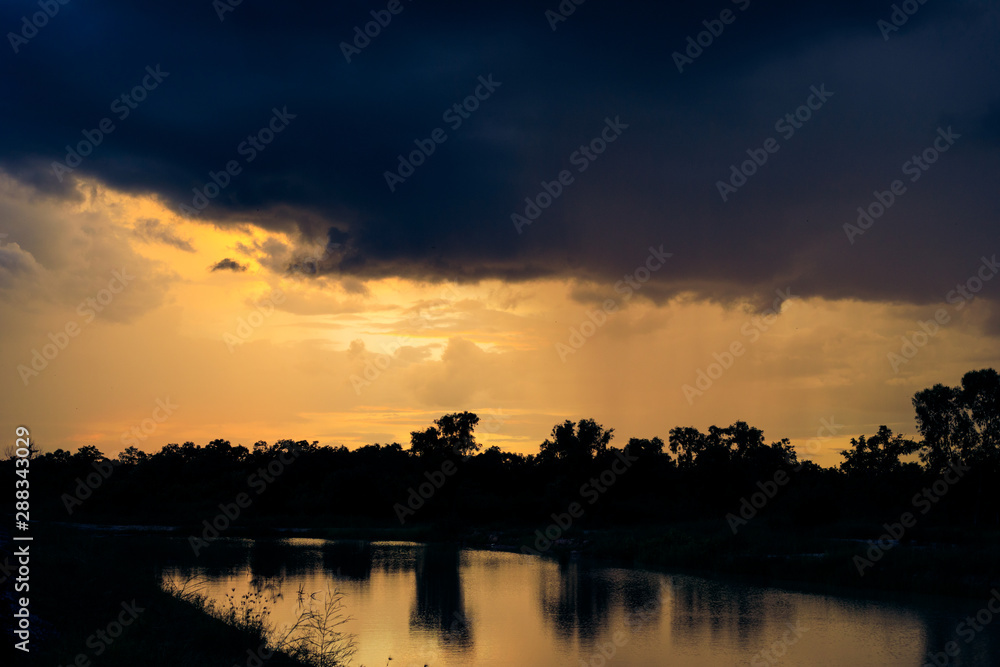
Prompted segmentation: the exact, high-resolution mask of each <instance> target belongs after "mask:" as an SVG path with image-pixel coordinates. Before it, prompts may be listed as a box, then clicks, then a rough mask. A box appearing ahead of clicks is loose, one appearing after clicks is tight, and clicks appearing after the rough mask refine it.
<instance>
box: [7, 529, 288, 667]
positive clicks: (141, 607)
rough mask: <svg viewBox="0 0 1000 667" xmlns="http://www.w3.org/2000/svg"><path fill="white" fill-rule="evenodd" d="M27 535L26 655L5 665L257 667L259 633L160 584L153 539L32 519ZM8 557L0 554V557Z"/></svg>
mask: <svg viewBox="0 0 1000 667" xmlns="http://www.w3.org/2000/svg"><path fill="white" fill-rule="evenodd" d="M32 535H33V537H34V539H33V541H32V542H31V543H30V544H31V574H30V577H31V581H30V590H29V591H28V592H27V593H26V594H27V595H29V596H30V598H29V599H30V601H31V604H30V610H31V629H30V632H31V638H30V649H31V650H30V653H22V652H21V651H14V653H15V654H16V656H17V657H16V662H14V663H13V664H16V665H39V666H44V667H53V666H54V665H60V666H61V665H66V666H69V665H81V666H86V665H91V664H94V665H97V664H99V665H101V667H117V666H122V667H134V666H135V665H143V666H144V667H156V666H161V665H162V666H163V667H176V665H184V666H185V667H219V666H220V665H225V666H226V667H229V666H231V665H253V664H259V662H254V660H253V658H252V656H257V657H258V659H259V656H260V655H261V654H262V653H263V654H266V649H262V643H261V638H260V637H258V636H254V635H253V634H251V633H248V632H244V631H241V630H239V629H237V628H234V627H232V626H230V625H228V624H226V623H224V622H222V621H221V620H219V619H217V618H214V617H212V616H210V615H208V614H206V613H205V612H204V610H203V609H201V608H199V607H198V606H197V605H192V604H189V603H186V602H183V601H181V600H178V599H177V598H175V597H174V596H172V595H170V594H169V593H167V592H165V591H164V590H163V589H162V588H161V587H160V585H159V581H160V579H159V572H158V566H157V557H156V556H157V553H158V549H159V546H158V544H157V542H158V541H162V539H161V538H160V539H158V538H156V537H151V536H147V535H137V534H133V533H128V534H122V535H118V536H114V537H109V536H107V535H106V534H105V533H103V532H101V531H86V530H75V529H73V528H69V527H65V526H53V525H48V526H47V525H44V524H39V523H34V524H33V525H32ZM4 538H5V539H4V540H3V543H4V544H5V545H6V544H10V542H9V540H8V539H7V536H4ZM10 556H11V554H10V553H9V552H8V553H4V554H0V561H3V560H5V558H9V557H10ZM21 594H23V593H19V595H21ZM3 602H4V604H9V602H10V600H4V601H3ZM3 613H4V614H5V615H7V611H6V610H3ZM8 618H9V616H8ZM266 662H267V665H268V667H303V665H302V663H299V662H296V661H294V660H292V659H290V658H289V657H288V656H286V655H283V654H275V655H273V656H271V657H270V658H269V659H268V660H267V661H266Z"/></svg>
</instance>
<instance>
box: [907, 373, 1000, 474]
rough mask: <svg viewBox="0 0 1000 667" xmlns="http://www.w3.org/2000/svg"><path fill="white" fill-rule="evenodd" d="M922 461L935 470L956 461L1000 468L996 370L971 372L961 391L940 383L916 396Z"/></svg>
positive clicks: (999, 378) (999, 393)
mask: <svg viewBox="0 0 1000 667" xmlns="http://www.w3.org/2000/svg"><path fill="white" fill-rule="evenodd" d="M913 407H914V408H915V409H916V413H917V430H918V431H919V432H920V435H922V436H923V438H924V441H923V444H922V447H921V451H920V458H921V460H922V461H923V462H924V463H925V464H926V466H927V468H928V469H929V470H931V471H932V472H940V471H942V470H944V469H945V468H947V467H948V466H949V465H951V464H952V463H963V464H966V465H970V466H978V467H988V468H990V469H992V468H995V467H996V466H997V462H998V461H997V458H998V445H1000V376H998V374H997V372H996V371H995V370H993V369H992V368H988V369H983V370H979V371H970V372H968V373H966V374H965V376H963V377H962V385H961V386H960V387H946V386H945V385H942V384H937V385H934V386H933V387H931V388H930V389H924V390H923V391H919V392H917V393H916V394H915V395H914V397H913Z"/></svg>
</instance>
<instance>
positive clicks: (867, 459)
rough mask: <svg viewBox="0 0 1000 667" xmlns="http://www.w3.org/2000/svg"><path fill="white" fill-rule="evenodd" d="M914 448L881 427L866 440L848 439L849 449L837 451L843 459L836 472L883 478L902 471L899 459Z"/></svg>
mask: <svg viewBox="0 0 1000 667" xmlns="http://www.w3.org/2000/svg"><path fill="white" fill-rule="evenodd" d="M918 447H919V445H918V444H917V443H915V442H913V441H912V440H908V439H906V438H904V437H903V436H902V435H899V434H896V435H895V436H894V435H893V434H892V429H891V428H889V427H888V426H885V425H882V426H880V427H879V429H878V433H877V434H876V435H873V436H872V437H870V438H866V437H865V436H863V435H862V436H860V437H858V438H851V448H850V449H847V450H842V451H841V452H840V455H841V456H843V457H844V461H843V462H842V463H841V464H840V469H841V470H842V471H843V472H844V473H846V474H847V475H848V476H854V477H860V478H863V479H880V478H886V477H889V476H890V475H893V474H895V473H897V472H899V471H900V470H901V469H902V467H903V462H902V461H900V460H899V458H900V457H901V456H906V455H908V454H912V453H913V452H915V451H916V450H917V448H918Z"/></svg>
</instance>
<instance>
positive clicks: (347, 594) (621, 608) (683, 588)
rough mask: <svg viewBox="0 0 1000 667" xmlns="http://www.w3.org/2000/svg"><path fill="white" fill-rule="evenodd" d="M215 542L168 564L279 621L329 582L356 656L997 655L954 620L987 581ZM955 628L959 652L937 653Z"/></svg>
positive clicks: (757, 661) (756, 662)
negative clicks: (915, 581) (851, 591)
mask: <svg viewBox="0 0 1000 667" xmlns="http://www.w3.org/2000/svg"><path fill="white" fill-rule="evenodd" d="M211 550H212V551H211V553H208V552H206V553H205V554H202V555H201V556H200V557H199V558H194V557H192V559H191V560H192V562H190V563H183V564H175V565H172V566H170V567H169V568H167V569H166V570H165V574H164V577H165V578H166V579H172V580H177V579H185V578H187V577H191V576H196V577H197V578H198V579H199V580H201V581H203V582H204V583H205V588H204V589H203V592H204V593H206V594H208V595H209V597H210V598H212V599H215V600H217V601H223V602H224V600H225V595H226V594H232V593H233V591H232V589H236V590H235V594H236V595H237V596H239V595H242V594H244V593H249V592H260V593H262V595H264V596H265V597H266V598H267V599H269V600H271V602H270V603H269V605H270V607H271V609H272V614H271V620H272V621H273V622H275V623H276V624H277V625H286V626H287V625H291V624H292V623H294V621H295V619H296V618H298V615H299V614H300V613H301V611H302V610H303V609H304V608H305V606H307V605H308V604H309V601H310V600H312V599H314V598H315V600H316V602H312V604H314V605H318V604H319V603H320V602H319V601H322V599H323V597H324V595H326V593H327V591H328V590H331V589H332V588H336V589H337V590H339V591H341V592H343V593H344V597H343V602H344V606H345V612H346V613H347V614H349V615H350V617H351V620H349V621H348V622H347V623H346V624H344V625H343V626H341V627H340V628H338V629H340V630H343V631H345V632H350V633H353V634H355V635H356V646H357V649H358V650H357V653H356V654H355V656H354V657H353V659H352V664H353V665H356V666H357V665H366V666H367V667H383V666H384V665H386V664H387V662H388V658H390V657H391V658H392V661H391V662H388V664H389V665H391V666H392V667H411V666H415V667H420V666H422V665H429V666H430V667H452V666H456V667H457V666H462V667H486V666H500V665H503V666H511V665H516V666H519V667H562V666H565V667H585V666H593V667H603V666H604V665H608V666H609V667H611V666H613V667H646V666H651V665H677V666H693V665H749V666H751V667H761V666H765V665H767V666H770V665H850V666H862V665H905V666H907V667H911V666H920V665H924V664H925V663H928V660H930V658H929V657H928V652H930V653H931V654H937V653H941V655H940V656H939V658H938V660H939V664H942V665H943V664H947V665H963V666H968V665H984V666H985V665H997V664H1000V630H998V628H997V627H995V626H1000V618H998V622H997V623H995V624H990V623H988V624H987V625H985V627H983V626H978V625H977V626H975V627H982V628H983V629H982V630H981V631H974V630H973V629H972V627H973V626H960V625H959V624H960V623H962V622H963V619H964V618H965V617H966V616H968V615H970V614H972V615H975V614H976V612H978V611H979V610H980V609H982V608H984V607H985V606H986V603H987V602H988V599H989V594H986V595H984V597H983V599H982V600H963V599H948V598H929V597H920V598H916V597H908V598H900V597H898V596H897V597H891V596H884V595H883V596H877V597H875V598H871V597H869V598H865V599H860V598H851V597H836V596H830V595H820V594H813V593H802V592H794V591H787V590H782V589H776V588H768V587H762V586H755V585H748V584H746V583H741V582H734V581H728V580H721V579H708V578H703V577H694V576H687V575H677V574H663V573H656V572H648V571H643V570H636V569H626V568H615V567H606V566H598V565H595V564H590V563H588V562H587V561H585V560H579V559H577V560H573V559H571V560H569V561H567V562H557V561H556V560H552V559H546V558H542V557H536V556H528V555H522V554H516V553H507V552H499V551H477V550H469V549H463V550H458V549H454V548H447V547H441V546H432V545H422V544H414V543H408V542H374V543H369V542H344V541H338V542H330V541H325V540H313V539H288V540H258V541H252V540H220V541H219V542H218V543H216V544H213V546H212V547H211ZM313 594H315V595H313ZM994 604H995V606H996V607H997V608H998V609H1000V605H997V603H994ZM988 613H989V614H990V616H992V612H988ZM984 619H985V614H984V615H983V617H982V619H981V620H984ZM966 639H970V640H971V641H968V642H967V641H966ZM950 641H954V642H956V644H957V647H958V648H960V653H959V654H958V656H957V657H953V658H948V661H947V662H940V661H941V660H944V659H945V658H946V657H947V656H946V655H945V654H944V653H943V652H944V651H945V649H946V645H947V644H948V642H950ZM928 664H934V663H933V662H930V663H928Z"/></svg>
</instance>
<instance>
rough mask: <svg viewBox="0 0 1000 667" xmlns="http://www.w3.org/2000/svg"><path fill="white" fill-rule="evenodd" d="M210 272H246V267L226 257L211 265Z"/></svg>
mask: <svg viewBox="0 0 1000 667" xmlns="http://www.w3.org/2000/svg"><path fill="white" fill-rule="evenodd" d="M211 270H212V271H236V272H240V271H246V270H247V267H246V265H245V264H240V263H239V262H237V261H236V260H234V259H229V258H228V257H226V258H225V259H220V260H219V261H218V262H216V263H215V264H213V265H212V268H211Z"/></svg>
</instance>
